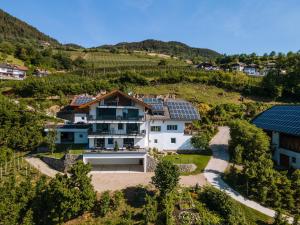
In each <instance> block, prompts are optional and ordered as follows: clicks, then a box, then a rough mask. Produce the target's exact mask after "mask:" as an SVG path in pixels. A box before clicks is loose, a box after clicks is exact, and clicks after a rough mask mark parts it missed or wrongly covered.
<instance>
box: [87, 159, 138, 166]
mask: <svg viewBox="0 0 300 225" xmlns="http://www.w3.org/2000/svg"><path fill="white" fill-rule="evenodd" d="M85 161H86V162H87V163H90V164H91V165H143V159H107V158H106V159H101V158H90V159H89V158H86V159H85Z"/></svg>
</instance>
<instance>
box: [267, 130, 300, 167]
mask: <svg viewBox="0 0 300 225" xmlns="http://www.w3.org/2000/svg"><path fill="white" fill-rule="evenodd" d="M272 145H273V146H274V147H275V152H274V156H273V159H274V160H275V161H276V162H277V163H278V164H280V154H284V155H287V156H289V157H290V165H291V166H292V167H293V168H297V169H300V153H297V152H294V151H290V150H288V149H283V148H280V147H279V133H278V132H275V131H273V132H272ZM292 157H295V158H296V163H293V162H292Z"/></svg>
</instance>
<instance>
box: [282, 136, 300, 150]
mask: <svg viewBox="0 0 300 225" xmlns="http://www.w3.org/2000/svg"><path fill="white" fill-rule="evenodd" d="M279 147H280V148H284V149H288V150H290V151H294V152H300V138H299V137H297V136H293V135H289V134H284V133H280V135H279Z"/></svg>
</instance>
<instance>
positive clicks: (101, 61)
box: [67, 51, 187, 68]
mask: <svg viewBox="0 0 300 225" xmlns="http://www.w3.org/2000/svg"><path fill="white" fill-rule="evenodd" d="M67 53H68V54H70V55H71V58H72V59H75V58H77V57H78V56H81V57H82V58H84V59H86V60H87V61H88V62H89V63H94V65H95V67H96V68H106V67H121V66H156V65H158V63H159V61H160V60H161V59H163V58H162V57H159V56H149V55H147V54H144V53H131V54H128V53H110V52H105V51H103V52H82V51H68V52H67ZM166 61H167V64H168V65H174V66H181V65H182V66H185V65H187V64H186V63H185V62H184V61H181V60H178V59H173V58H170V59H166Z"/></svg>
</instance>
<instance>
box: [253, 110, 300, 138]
mask: <svg viewBox="0 0 300 225" xmlns="http://www.w3.org/2000/svg"><path fill="white" fill-rule="evenodd" d="M252 123H253V124H255V125H256V126H258V127H260V128H262V129H265V130H271V131H277V132H282V133H287V134H292V135H300V105H298V106H296V105H294V106H293V105H290V106H274V107H272V108H270V109H268V110H267V111H265V112H263V113H262V114H260V115H259V116H258V117H256V118H255V119H254V120H253V121H252Z"/></svg>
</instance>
